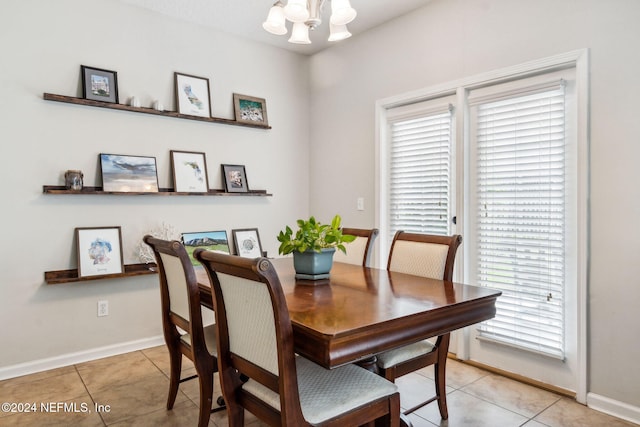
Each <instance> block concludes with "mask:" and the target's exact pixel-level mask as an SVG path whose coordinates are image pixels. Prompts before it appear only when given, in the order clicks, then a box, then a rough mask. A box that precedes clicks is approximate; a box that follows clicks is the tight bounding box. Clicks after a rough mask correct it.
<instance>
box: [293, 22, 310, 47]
mask: <svg viewBox="0 0 640 427" xmlns="http://www.w3.org/2000/svg"><path fill="white" fill-rule="evenodd" d="M289 43H296V44H311V40H310V39H309V27H307V26H306V25H305V23H304V22H294V23H293V29H292V30H291V37H290V38H289Z"/></svg>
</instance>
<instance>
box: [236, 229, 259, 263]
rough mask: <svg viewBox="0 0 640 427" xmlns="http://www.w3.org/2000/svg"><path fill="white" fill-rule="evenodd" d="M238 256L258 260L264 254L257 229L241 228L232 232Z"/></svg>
mask: <svg viewBox="0 0 640 427" xmlns="http://www.w3.org/2000/svg"><path fill="white" fill-rule="evenodd" d="M231 235H232V236H233V246H234V248H235V250H236V255H238V256H241V257H245V258H258V257H261V256H262V255H263V254H262V245H261V244H260V234H258V229H257V228H241V229H235V230H231Z"/></svg>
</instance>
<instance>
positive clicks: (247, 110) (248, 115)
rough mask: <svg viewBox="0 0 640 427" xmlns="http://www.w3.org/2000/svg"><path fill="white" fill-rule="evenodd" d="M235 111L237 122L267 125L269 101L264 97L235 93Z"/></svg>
mask: <svg viewBox="0 0 640 427" xmlns="http://www.w3.org/2000/svg"><path fill="white" fill-rule="evenodd" d="M233 111H234V113H235V116H236V121H237V122H242V123H253V124H260V125H265V126H267V125H268V124H269V122H268V120H267V102H266V101H265V100H264V98H256V97H255V96H248V95H240V94H237V93H234V94H233Z"/></svg>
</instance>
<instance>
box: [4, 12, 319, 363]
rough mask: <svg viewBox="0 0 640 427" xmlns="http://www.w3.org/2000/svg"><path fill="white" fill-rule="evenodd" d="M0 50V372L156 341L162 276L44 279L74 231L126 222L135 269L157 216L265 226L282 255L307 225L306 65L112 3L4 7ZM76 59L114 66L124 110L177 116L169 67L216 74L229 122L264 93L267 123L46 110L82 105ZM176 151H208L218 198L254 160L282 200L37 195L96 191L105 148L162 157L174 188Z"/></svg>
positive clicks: (127, 251) (220, 112) (65, 257)
mask: <svg viewBox="0 0 640 427" xmlns="http://www.w3.org/2000/svg"><path fill="white" fill-rule="evenodd" d="M0 52H1V55H2V59H1V60H0V99H1V100H2V102H1V103H0V141H1V143H0V158H2V160H3V166H2V168H0V176H1V180H2V182H3V183H4V184H3V195H2V222H1V224H2V236H3V239H4V242H5V244H3V245H2V248H1V249H0V251H1V256H0V259H2V268H1V269H0V318H1V319H2V324H3V327H2V330H1V332H0V341H1V342H2V343H4V344H3V345H2V350H1V351H0V373H2V370H3V369H5V374H7V372H6V370H7V369H8V368H11V367H15V365H17V364H29V363H31V362H33V361H38V360H41V359H45V358H54V359H55V358H56V357H61V356H65V355H68V354H71V353H75V352H80V353H82V352H86V351H90V350H92V349H95V348H99V347H103V346H110V345H119V344H122V343H126V342H130V341H135V340H144V339H147V338H150V337H158V336H160V335H161V334H162V329H161V322H160V310H159V291H158V282H157V281H158V278H157V276H155V275H152V276H144V277H135V278H128V279H119V280H98V281H91V282H84V283H71V284H63V285H54V286H50V285H46V284H45V283H44V280H43V279H44V272H45V271H50V270H61V269H68V268H75V267H76V258H75V257H76V251H75V243H74V228H75V227H92V226H112V225H119V226H121V227H122V234H123V244H124V259H125V262H126V263H137V262H139V261H138V259H137V257H136V251H135V247H136V246H137V244H138V242H139V241H140V239H141V238H142V236H143V235H144V234H145V233H146V232H148V231H149V230H151V229H152V228H155V227H157V226H159V225H160V224H161V223H162V222H163V221H164V222H166V223H168V224H171V225H173V226H174V227H175V228H176V229H177V230H178V231H201V230H218V229H222V230H227V231H228V232H229V234H230V230H231V229H233V228H247V227H258V229H259V231H260V236H261V238H262V243H263V245H264V247H265V249H266V250H268V251H269V254H270V255H275V254H277V241H276V239H275V236H276V234H277V233H278V231H279V230H280V229H282V228H283V227H284V225H286V224H291V223H293V222H294V221H295V220H296V219H297V218H299V217H303V216H306V215H307V213H308V205H309V202H308V177H307V175H306V174H305V173H301V174H294V173H293V172H292V168H291V167H290V165H293V164H303V165H306V164H307V163H308V132H309V126H308V116H309V114H308V101H307V100H308V96H307V93H308V71H307V62H308V60H307V59H306V58H305V57H302V56H300V55H295V54H293V53H289V52H286V51H284V50H281V49H276V48H273V47H269V46H263V45H258V44H255V43H252V42H248V41H244V40H241V39H238V38H236V37H231V36H227V35H224V34H221V33H218V32H214V31H211V30H209V29H205V28H203V27H199V26H197V25H190V24H187V23H184V22H181V21H176V20H172V19H170V18H167V17H164V16H162V15H159V14H154V13H151V12H148V11H145V10H143V9H139V8H136V7H132V6H128V5H123V4H121V3H120V2H115V1H111V0H59V1H55V2H51V1H48V0H5V1H3V2H2V5H1V6H0ZM81 64H85V65H89V66H95V67H100V68H106V69H110V70H115V71H117V72H118V83H119V90H120V101H121V102H126V100H127V99H128V98H129V97H130V96H131V95H136V96H137V97H139V98H140V99H141V101H142V105H143V106H150V105H151V103H152V102H153V100H154V99H159V100H160V101H161V102H162V103H163V104H164V105H165V107H166V108H168V109H173V108H174V107H173V104H174V103H173V73H174V71H179V72H183V73H188V74H193V75H196V76H202V77H207V78H209V79H210V86H211V100H212V108H213V115H214V116H220V117H225V118H233V108H232V93H233V92H237V93H242V94H247V95H254V96H258V97H263V98H266V100H267V108H268V113H269V114H268V115H269V121H270V125H272V127H273V128H272V129H271V130H259V129H251V128H246V127H238V126H227V125H222V124H212V123H201V122H195V121H191V120H179V119H174V118H169V117H159V116H152V115H146V114H136V113H131V112H120V111H114V110H106V109H100V108H91V107H84V106H75V105H69V104H62V103H57V102H48V101H44V100H43V99H42V94H43V93H44V92H50V93H56V94H62V95H71V96H80V95H81V92H80V83H79V82H80V65H81ZM172 149H175V150H187V151H202V152H205V153H206V157H207V163H208V173H209V185H210V187H211V188H221V180H220V164H221V163H233V164H244V165H246V170H247V177H248V181H249V186H250V188H254V189H266V190H268V191H269V192H271V193H273V197H269V198H259V197H157V196H156V197H153V196H139V197H133V196H54V195H45V194H42V186H43V185H62V184H63V183H64V179H63V174H64V171H65V170H67V169H81V170H82V171H83V172H84V176H85V185H88V186H93V185H100V178H99V167H98V154H99V153H101V152H106V153H116V154H130V155H143V156H155V157H156V159H157V163H158V175H159V181H160V187H171V186H172V183H171V178H170V174H171V169H170V163H169V150H172ZM294 175H295V176H294ZM100 299H106V300H108V301H109V308H110V315H109V316H108V317H101V318H98V317H97V316H96V313H97V308H96V303H97V301H98V300H100ZM7 343H10V344H7ZM54 362H55V361H54ZM9 371H10V372H9V373H11V372H14V371H11V370H9Z"/></svg>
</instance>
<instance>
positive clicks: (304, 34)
mask: <svg viewBox="0 0 640 427" xmlns="http://www.w3.org/2000/svg"><path fill="white" fill-rule="evenodd" d="M324 4H325V0H289V1H288V2H287V4H286V5H284V4H283V3H282V1H280V0H278V1H277V2H275V3H274V4H273V6H272V7H271V9H270V10H269V16H267V20H266V21H264V23H263V24H262V28H264V29H265V30H267V31H268V32H270V33H271V34H277V35H283V34H287V27H286V25H285V24H286V21H287V20H288V21H291V22H293V29H292V30H291V37H290V38H289V43H298V44H309V43H311V40H309V30H310V29H311V30H315V29H316V27H318V25H320V24H321V23H322V19H321V18H320V14H321V12H322V6H323V5H324ZM355 17H356V10H355V9H354V8H352V7H351V4H350V3H349V0H331V18H330V19H329V41H330V42H331V41H338V40H344V39H346V38H349V37H351V33H350V32H349V30H347V24H348V23H349V22H351V21H353V20H354V18H355Z"/></svg>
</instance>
